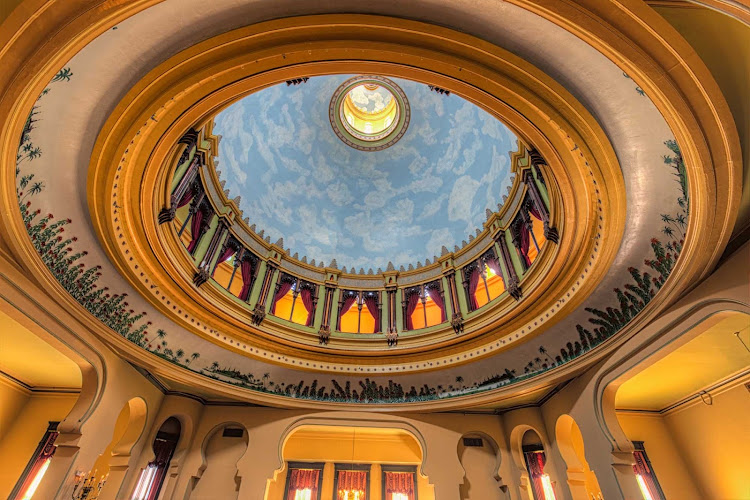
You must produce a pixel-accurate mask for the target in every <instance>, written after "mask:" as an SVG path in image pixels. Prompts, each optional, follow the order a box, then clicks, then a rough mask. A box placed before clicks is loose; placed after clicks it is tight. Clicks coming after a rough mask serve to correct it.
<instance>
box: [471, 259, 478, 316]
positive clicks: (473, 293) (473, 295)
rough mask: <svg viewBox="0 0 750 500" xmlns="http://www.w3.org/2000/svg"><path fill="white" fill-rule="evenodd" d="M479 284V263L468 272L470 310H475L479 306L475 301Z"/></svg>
mask: <svg viewBox="0 0 750 500" xmlns="http://www.w3.org/2000/svg"><path fill="white" fill-rule="evenodd" d="M478 286H479V265H477V266H475V267H474V269H472V270H471V273H470V274H469V302H470V303H471V310H472V311H475V310H476V309H477V308H478V307H479V302H477V287H478Z"/></svg>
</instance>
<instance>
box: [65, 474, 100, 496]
mask: <svg viewBox="0 0 750 500" xmlns="http://www.w3.org/2000/svg"><path fill="white" fill-rule="evenodd" d="M108 477H109V474H107V475H106V476H101V477H100V478H99V481H98V482H97V480H96V470H94V473H93V474H92V473H91V471H89V472H87V473H84V472H83V471H80V470H77V471H76V472H75V476H74V480H75V486H74V487H73V493H72V494H71V496H70V498H72V499H73V500H96V499H97V498H99V492H100V491H101V490H102V488H103V487H104V483H106V482H107V478H108ZM84 478H85V479H84Z"/></svg>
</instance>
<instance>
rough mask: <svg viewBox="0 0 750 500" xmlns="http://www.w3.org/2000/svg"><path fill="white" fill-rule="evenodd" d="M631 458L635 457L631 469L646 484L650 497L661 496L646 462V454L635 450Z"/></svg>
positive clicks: (658, 497) (655, 499)
mask: <svg viewBox="0 0 750 500" xmlns="http://www.w3.org/2000/svg"><path fill="white" fill-rule="evenodd" d="M633 458H635V465H633V471H634V472H635V473H636V474H639V475H640V476H641V477H642V478H643V482H644V483H645V484H646V488H648V492H649V493H650V494H651V498H653V499H654V500H657V499H661V498H662V496H661V494H660V493H659V488H658V487H657V486H656V481H654V472H653V471H652V470H651V468H650V467H649V466H648V462H646V456H645V455H644V454H643V452H642V451H640V450H636V451H634V452H633Z"/></svg>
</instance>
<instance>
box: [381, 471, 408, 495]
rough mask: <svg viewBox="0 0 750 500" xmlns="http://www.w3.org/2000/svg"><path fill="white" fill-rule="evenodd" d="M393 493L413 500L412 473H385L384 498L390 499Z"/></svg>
mask: <svg viewBox="0 0 750 500" xmlns="http://www.w3.org/2000/svg"><path fill="white" fill-rule="evenodd" d="M394 493H402V494H404V495H406V496H407V497H409V500H414V473H412V472H386V473H385V497H386V498H389V499H390V498H391V496H392V495H393V494H394Z"/></svg>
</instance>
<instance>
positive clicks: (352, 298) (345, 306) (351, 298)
mask: <svg viewBox="0 0 750 500" xmlns="http://www.w3.org/2000/svg"><path fill="white" fill-rule="evenodd" d="M356 301H357V296H356V295H347V296H346V297H344V302H342V303H341V310H339V317H338V320H337V321H336V323H338V328H337V330H341V316H343V315H344V314H346V311H348V310H349V308H350V307H352V304H354V302H356Z"/></svg>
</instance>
